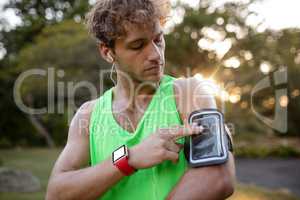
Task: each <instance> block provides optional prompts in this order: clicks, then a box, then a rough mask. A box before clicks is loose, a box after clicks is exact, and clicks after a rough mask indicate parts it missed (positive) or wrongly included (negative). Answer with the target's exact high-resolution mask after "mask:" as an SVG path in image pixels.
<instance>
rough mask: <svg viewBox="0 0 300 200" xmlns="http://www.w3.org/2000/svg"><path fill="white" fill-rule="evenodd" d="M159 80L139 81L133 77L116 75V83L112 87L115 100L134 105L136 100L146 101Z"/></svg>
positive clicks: (155, 88) (152, 93) (154, 90)
mask: <svg viewBox="0 0 300 200" xmlns="http://www.w3.org/2000/svg"><path fill="white" fill-rule="evenodd" d="M158 86H159V82H149V81H145V82H142V81H139V80H135V79H133V78H130V79H128V78H127V77H124V76H119V75H118V76H117V85H116V86H115V89H114V100H115V101H126V102H128V103H129V105H130V107H134V105H135V103H136V101H140V100H141V101H147V100H148V99H150V98H151V97H152V96H153V95H154V93H155V92H156V90H157V88H158Z"/></svg>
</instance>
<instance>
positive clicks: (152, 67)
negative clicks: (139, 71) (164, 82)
mask: <svg viewBox="0 0 300 200" xmlns="http://www.w3.org/2000/svg"><path fill="white" fill-rule="evenodd" d="M161 67H162V65H153V66H151V67H148V68H146V69H145V70H144V71H145V72H156V71H160V69H161Z"/></svg>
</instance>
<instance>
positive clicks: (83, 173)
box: [46, 102, 123, 200]
mask: <svg viewBox="0 0 300 200" xmlns="http://www.w3.org/2000/svg"><path fill="white" fill-rule="evenodd" d="M93 104H94V102H88V103H85V104H84V105H83V106H82V107H81V108H80V109H79V111H78V112H77V113H76V115H75V116H74V118H73V120H72V122H71V125H70V129H69V133H68V141H67V144H66V146H65V148H64V150H63V151H62V153H61V154H60V156H59V158H58V160H57V161H56V163H55V166H54V168H53V170H52V174H51V177H50V180H49V183H48V189H47V194H46V199H47V200H56V199H64V200H65V199H66V200H67V199H87V200H88V199H96V198H97V197H99V196H101V195H102V194H103V193H105V192H106V191H107V190H108V189H109V188H110V187H112V186H113V185H114V184H116V183H117V182H118V181H119V180H120V179H121V178H122V177H123V174H122V173H121V172H120V171H119V170H118V169H117V168H116V167H115V166H113V164H112V162H111V158H108V159H107V160H105V161H104V162H102V163H100V164H98V165H96V166H93V167H87V166H88V162H89V132H88V124H89V117H90V114H91V111H92V108H93Z"/></svg>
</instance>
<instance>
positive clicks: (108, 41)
mask: <svg viewBox="0 0 300 200" xmlns="http://www.w3.org/2000/svg"><path fill="white" fill-rule="evenodd" d="M169 11H170V2H169V0H98V1H97V2H96V3H95V5H94V6H93V7H92V9H91V10H90V12H89V13H88V14H87V15H86V24H87V27H88V29H89V33H90V34H91V35H92V36H94V38H95V39H96V40H97V41H98V42H103V43H104V44H105V45H107V46H108V47H110V48H114V43H115V40H116V39H117V38H118V37H120V36H124V35H126V31H125V24H126V23H128V22H129V23H133V24H137V25H147V24H150V23H153V22H154V21H155V20H157V19H158V20H159V21H160V23H161V24H162V25H164V24H165V22H166V21H167V18H168V14H169Z"/></svg>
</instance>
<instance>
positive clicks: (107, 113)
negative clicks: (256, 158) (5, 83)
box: [46, 0, 235, 200]
mask: <svg viewBox="0 0 300 200" xmlns="http://www.w3.org/2000/svg"><path fill="white" fill-rule="evenodd" d="M164 3H167V2H164V1H154V0H101V1H98V2H97V3H96V4H95V5H94V7H93V9H92V10H91V12H90V13H89V15H88V20H89V23H88V25H89V28H90V30H91V32H92V33H93V35H94V36H95V37H96V39H98V40H99V52H100V53H101V55H102V57H103V58H104V59H105V60H107V61H108V62H110V63H112V64H113V67H115V68H116V72H117V83H116V85H115V87H113V88H111V89H110V90H108V91H106V92H105V93H104V94H103V95H102V96H101V97H100V98H99V99H97V100H94V101H90V102H87V103H85V104H83V105H82V106H81V108H80V109H79V110H78V112H77V113H76V115H75V116H74V118H73V120H72V122H71V125H70V129H69V134H68V141H67V144H66V146H65V148H64V150H63V152H62V153H61V155H60V156H59V158H58V160H57V162H56V164H55V166H54V168H53V171H52V174H51V177H50V180H49V185H48V190H47V195H46V199H48V200H52V199H97V198H101V199H149V200H159V199H205V200H217V199H225V198H227V197H228V196H230V195H231V194H232V193H233V185H234V179H235V177H234V176H235V173H234V161H233V156H232V154H231V153H229V160H228V161H227V162H226V163H225V164H222V165H215V166H207V167H201V168H188V167H187V162H186V160H185V158H184V155H183V152H182V143H183V140H184V136H189V135H193V134H201V133H200V132H201V129H200V128H199V127H197V126H195V125H189V124H188V123H187V117H188V116H189V114H190V113H191V112H192V111H194V110H198V109H202V108H215V107H216V104H215V101H214V98H213V96H212V95H209V93H207V91H206V90H205V87H202V85H201V82H200V81H199V80H197V79H195V78H188V79H175V78H173V77H171V76H167V75H164V65H165V59H164V51H165V41H164V37H163V32H162V28H163V24H164V22H165V21H166V17H167V12H166V11H167V9H166V8H167V7H166V6H165V4H164ZM122 145H125V146H122ZM120 147H121V148H120ZM121 150H122V151H121ZM127 150H128V157H126V156H125V151H127ZM112 153H113V154H112ZM120 154H124V156H123V155H122V156H123V157H122V159H121V157H120V159H118V155H120ZM115 156H116V157H117V158H114V157H115ZM112 157H113V158H112ZM123 158H126V159H123ZM112 159H113V160H112ZM120 160H122V163H121V162H120ZM89 163H90V164H91V165H89Z"/></svg>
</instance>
